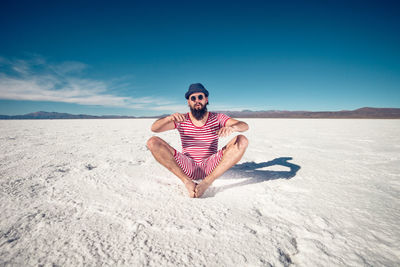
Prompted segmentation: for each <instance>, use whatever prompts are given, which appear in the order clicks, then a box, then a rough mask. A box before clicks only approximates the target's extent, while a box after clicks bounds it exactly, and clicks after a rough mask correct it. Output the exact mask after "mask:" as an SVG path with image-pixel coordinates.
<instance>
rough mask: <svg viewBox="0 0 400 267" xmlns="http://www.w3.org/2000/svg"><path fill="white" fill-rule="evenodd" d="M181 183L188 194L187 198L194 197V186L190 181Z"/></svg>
mask: <svg viewBox="0 0 400 267" xmlns="http://www.w3.org/2000/svg"><path fill="white" fill-rule="evenodd" d="M183 183H184V184H185V186H186V189H187V190H188V192H189V197H191V198H193V197H195V193H194V192H195V189H196V184H195V183H194V182H193V181H192V180H190V179H187V180H186V181H185V182H183Z"/></svg>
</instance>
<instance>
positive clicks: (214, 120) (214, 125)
mask: <svg viewBox="0 0 400 267" xmlns="http://www.w3.org/2000/svg"><path fill="white" fill-rule="evenodd" d="M229 119H230V117H228V116H227V115H225V114H222V113H213V112H209V113H208V118H207V121H206V123H205V124H204V125H203V126H201V127H197V126H195V125H194V124H193V123H192V120H191V119H190V116H189V113H186V114H185V121H183V122H180V123H175V128H176V129H177V130H178V131H179V134H180V135H181V141H182V153H183V154H184V155H186V156H188V157H191V158H192V159H194V161H195V162H198V163H200V162H201V161H202V160H204V159H206V158H208V157H210V156H211V155H213V154H215V153H217V151H218V135H217V133H216V131H218V130H219V129H221V128H222V127H225V124H226V122H227V121H228V120H229Z"/></svg>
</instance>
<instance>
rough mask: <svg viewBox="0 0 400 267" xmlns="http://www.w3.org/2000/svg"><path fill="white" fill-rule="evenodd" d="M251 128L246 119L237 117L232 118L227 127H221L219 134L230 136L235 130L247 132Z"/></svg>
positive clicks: (226, 124)
mask: <svg viewBox="0 0 400 267" xmlns="http://www.w3.org/2000/svg"><path fill="white" fill-rule="evenodd" d="M248 129H249V125H247V123H245V122H244V121H238V120H235V119H232V118H230V119H229V120H228V121H227V122H226V123H225V127H223V128H221V129H219V130H218V131H217V134H218V135H219V136H222V137H224V136H228V135H230V134H231V133H233V132H245V131H247V130H248Z"/></svg>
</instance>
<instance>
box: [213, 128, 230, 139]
mask: <svg viewBox="0 0 400 267" xmlns="http://www.w3.org/2000/svg"><path fill="white" fill-rule="evenodd" d="M234 131H235V130H234V129H233V127H223V128H221V129H219V130H218V131H217V132H216V133H217V135H218V136H219V137H225V136H228V135H230V134H232V133H233V132H234Z"/></svg>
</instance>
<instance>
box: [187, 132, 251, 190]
mask: <svg viewBox="0 0 400 267" xmlns="http://www.w3.org/2000/svg"><path fill="white" fill-rule="evenodd" d="M248 143H249V141H248V140H247V138H246V137H245V136H244V135H238V136H236V137H235V138H233V139H232V140H231V141H230V142H229V143H228V144H227V145H226V146H225V147H223V148H222V149H223V150H224V152H223V156H222V159H221V162H220V163H219V164H218V166H217V167H216V168H215V169H214V170H213V171H212V173H210V175H208V176H207V177H206V178H204V180H203V181H201V182H200V183H199V184H198V185H197V186H196V188H195V197H201V196H202V195H203V194H204V192H205V191H206V190H207V188H208V187H209V186H210V185H211V184H212V183H213V182H214V181H215V179H217V178H218V177H220V176H221V175H222V174H223V173H224V172H226V171H227V170H229V169H230V168H231V167H232V166H233V165H235V164H236V163H238V162H239V160H240V159H241V158H242V156H243V154H244V152H245V151H246V148H247V146H248Z"/></svg>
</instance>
